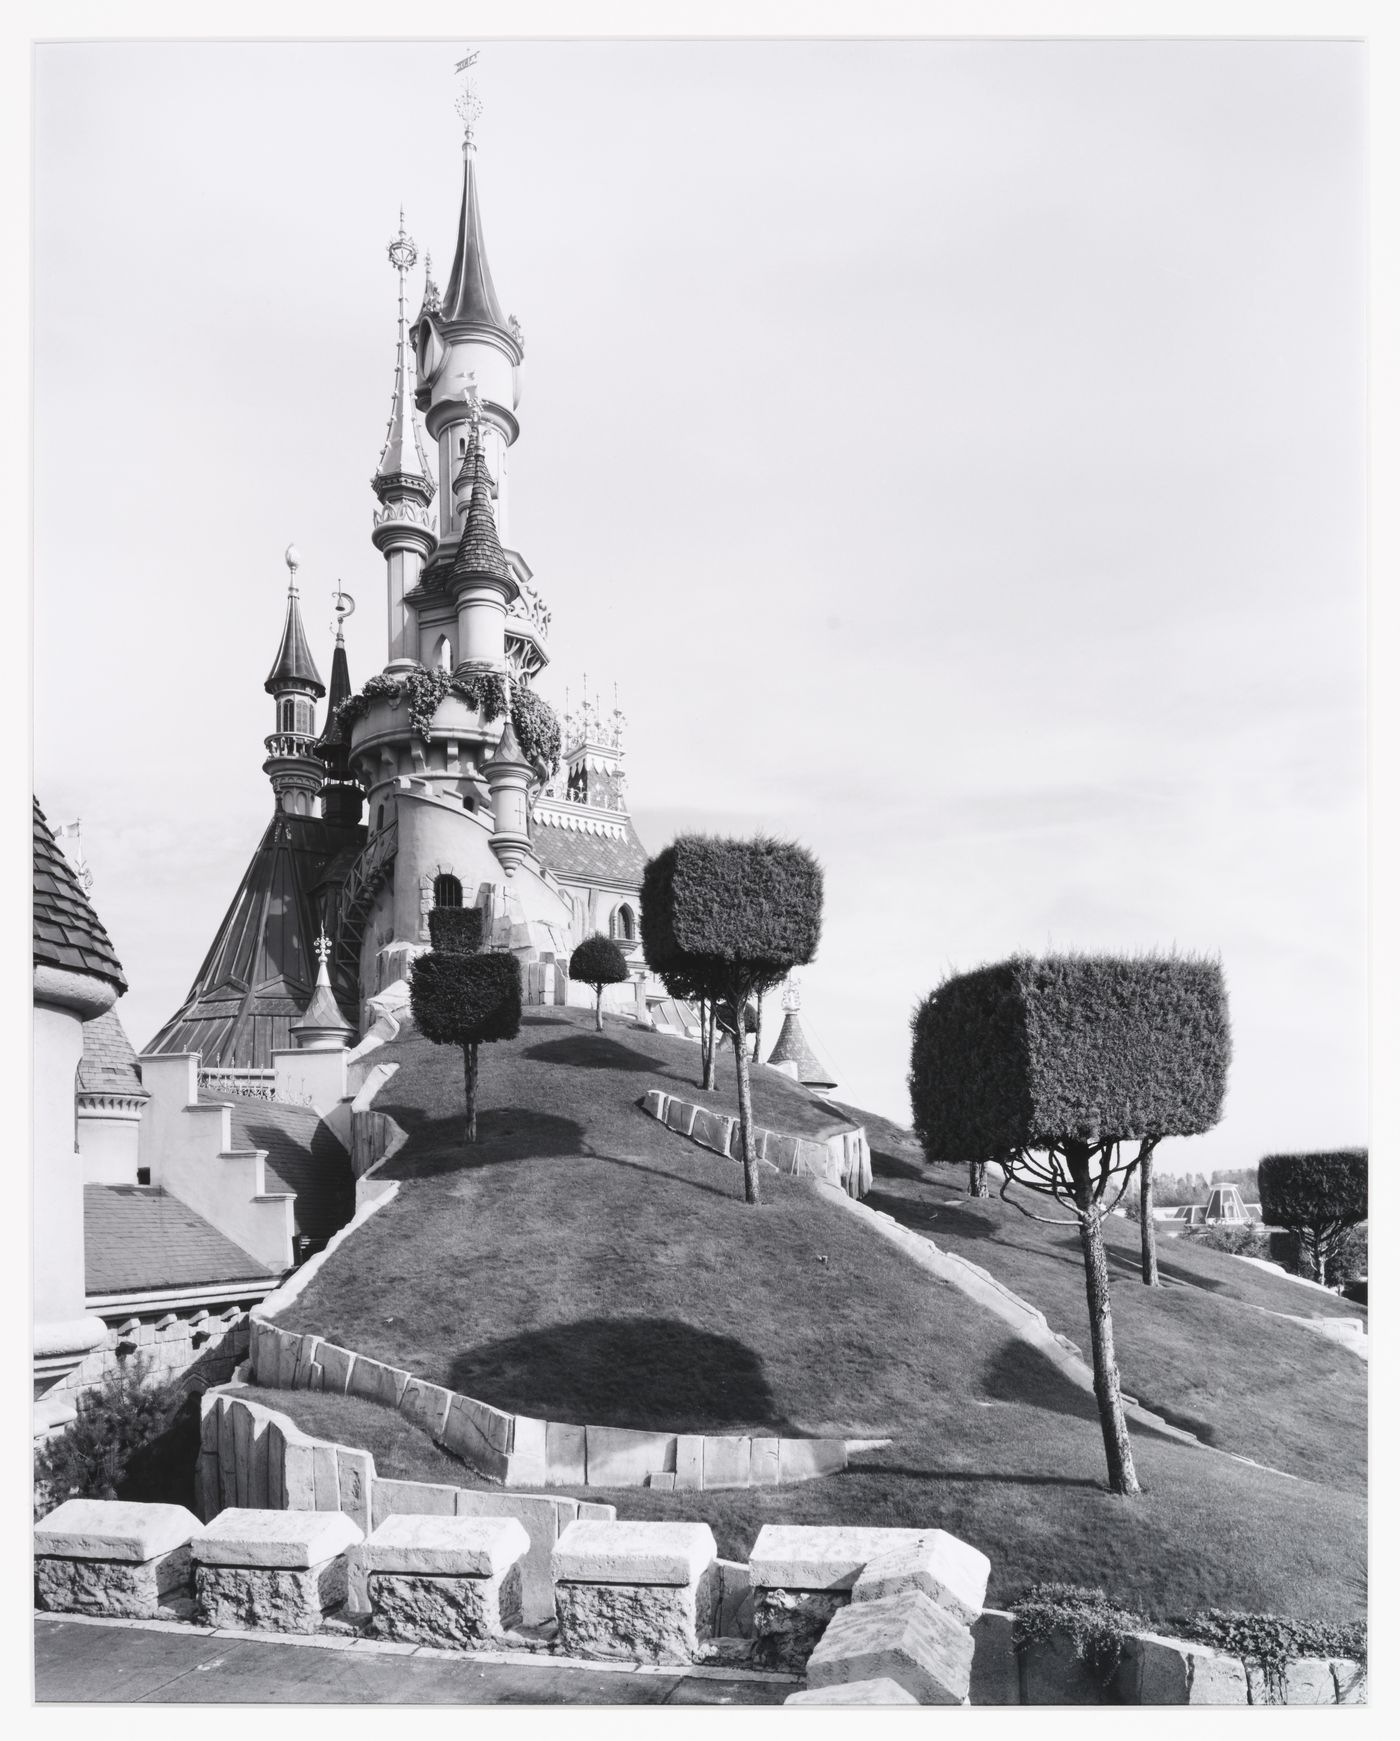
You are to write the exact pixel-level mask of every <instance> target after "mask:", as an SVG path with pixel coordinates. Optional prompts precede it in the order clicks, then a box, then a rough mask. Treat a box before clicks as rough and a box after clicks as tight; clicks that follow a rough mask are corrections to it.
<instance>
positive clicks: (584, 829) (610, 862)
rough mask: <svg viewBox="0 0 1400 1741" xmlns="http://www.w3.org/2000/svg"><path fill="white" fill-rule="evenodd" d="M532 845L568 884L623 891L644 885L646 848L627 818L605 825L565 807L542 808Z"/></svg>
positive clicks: (538, 807) (538, 808)
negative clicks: (602, 885) (610, 886)
mask: <svg viewBox="0 0 1400 1741" xmlns="http://www.w3.org/2000/svg"><path fill="white" fill-rule="evenodd" d="M530 844H531V845H532V846H533V847H534V849H535V852H536V855H537V856H538V858H539V860H540V862H541V864H543V865H545V866H546V867H547V868H548V869H549V870H551V871H553V872H554V874H555V876H557V877H559V878H561V879H562V880H563V881H565V882H570V881H576V880H579V879H581V880H582V881H584V882H589V883H609V884H614V885H616V886H617V887H619V888H624V889H640V888H641V886H642V872H643V871H644V870H645V869H646V863H647V853H646V848H645V847H644V846H643V845H642V843H641V841H640V840H638V839H637V835H636V831H635V829H634V828H633V827H632V822H631V819H630V818H629V817H627V816H621V815H619V816H618V818H617V821H616V822H615V823H612V822H606V823H605V822H599V821H597V820H596V819H594V818H592V817H588V816H582V815H574V814H571V813H570V811H569V810H568V809H567V808H564V807H562V806H561V807H560V808H559V809H555V808H553V807H550V806H546V805H543V804H538V805H536V807H535V812H534V826H533V828H532V830H531V834H530Z"/></svg>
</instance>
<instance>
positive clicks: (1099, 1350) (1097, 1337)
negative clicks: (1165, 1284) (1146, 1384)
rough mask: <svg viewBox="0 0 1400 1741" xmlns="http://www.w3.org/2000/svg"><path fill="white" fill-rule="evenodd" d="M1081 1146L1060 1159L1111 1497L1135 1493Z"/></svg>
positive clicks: (1086, 1153) (1095, 1214) (1099, 1230)
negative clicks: (1079, 1264)
mask: <svg viewBox="0 0 1400 1741" xmlns="http://www.w3.org/2000/svg"><path fill="white" fill-rule="evenodd" d="M1092 1152H1093V1151H1092V1150H1091V1149H1090V1147H1089V1145H1088V1144H1087V1143H1069V1144H1066V1146H1065V1158H1066V1160H1067V1161H1068V1163H1069V1173H1070V1178H1071V1180H1072V1181H1073V1183H1074V1202H1075V1208H1076V1209H1077V1211H1078V1214H1079V1243H1080V1245H1081V1246H1082V1248H1083V1251H1084V1289H1085V1293H1086V1295H1087V1297H1088V1302H1089V1342H1090V1345H1091V1347H1092V1349H1093V1355H1094V1397H1095V1400H1096V1401H1097V1403H1098V1405H1099V1425H1100V1426H1101V1427H1102V1429H1103V1448H1104V1455H1105V1456H1106V1457H1107V1459H1108V1485H1109V1487H1110V1488H1111V1489H1112V1491H1113V1492H1114V1493H1123V1494H1130V1493H1141V1491H1142V1489H1141V1488H1140V1487H1139V1486H1138V1478H1137V1472H1136V1471H1135V1470H1134V1468H1133V1447H1132V1445H1131V1444H1130V1443H1129V1442H1128V1424H1127V1422H1126V1421H1125V1420H1124V1418H1123V1388H1122V1385H1121V1384H1120V1383H1119V1379H1118V1358H1117V1355H1116V1354H1115V1352H1114V1348H1113V1309H1112V1304H1111V1301H1110V1299H1109V1287H1108V1259H1107V1257H1106V1256H1105V1255H1104V1248H1103V1225H1102V1218H1101V1215H1100V1212H1099V1206H1098V1204H1097V1203H1095V1202H1094V1200H1093V1187H1092V1185H1091V1183H1090V1179H1089V1157H1090V1155H1091V1154H1092Z"/></svg>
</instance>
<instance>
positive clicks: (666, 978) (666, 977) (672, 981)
mask: <svg viewBox="0 0 1400 1741" xmlns="http://www.w3.org/2000/svg"><path fill="white" fill-rule="evenodd" d="M661 982H662V984H663V985H664V986H665V987H666V990H667V991H668V992H669V993H670V994H671V996H672V997H673V998H676V999H677V1000H678V1001H679V1002H681V1003H690V1004H694V1005H695V1008H696V1012H697V1014H698V1015H699V1017H700V1086H701V1087H702V1088H711V1089H712V1088H713V1087H714V1085H715V1006H714V1002H713V1000H712V999H711V998H710V997H708V996H707V995H706V993H705V990H704V988H703V987H702V986H701V985H699V984H697V983H696V982H695V981H694V980H692V979H691V978H690V977H689V975H687V974H686V973H684V972H682V971H680V970H678V969H672V970H671V971H670V972H669V973H663V974H662V975H661Z"/></svg>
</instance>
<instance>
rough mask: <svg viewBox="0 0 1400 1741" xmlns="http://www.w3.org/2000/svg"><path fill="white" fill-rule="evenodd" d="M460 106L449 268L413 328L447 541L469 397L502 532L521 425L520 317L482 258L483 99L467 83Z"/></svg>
mask: <svg viewBox="0 0 1400 1741" xmlns="http://www.w3.org/2000/svg"><path fill="white" fill-rule="evenodd" d="M458 111H459V113H460V114H461V116H462V120H463V123H464V125H465V135H464V137H463V140H462V204H461V209H460V212H459V215H458V219H457V246H456V250H455V252H454V254H453V257H452V271H451V273H450V274H449V276H448V280H447V289H446V290H445V291H444V292H443V294H442V297H441V301H440V303H438V305H437V306H432V304H433V303H434V302H436V301H437V298H436V295H435V294H434V295H433V296H428V295H427V294H425V296H424V302H423V308H422V311H421V312H420V314H419V316H418V319H417V321H416V322H415V323H414V327H413V331H412V334H411V335H410V336H411V338H412V341H413V346H414V360H415V363H416V365H417V372H418V390H417V396H416V404H417V406H418V409H419V410H420V411H422V412H423V413H424V421H425V423H426V426H427V431H428V435H429V438H430V439H431V440H432V441H434V442H436V443H437V450H438V451H437V470H438V480H439V484H440V492H439V501H440V502H441V503H442V524H441V526H440V528H439V530H440V532H441V536H442V539H443V541H444V543H446V542H448V541H450V540H452V539H454V538H455V537H456V536H457V535H458V534H459V533H460V532H461V530H462V523H463V515H462V504H460V503H458V504H455V505H454V506H453V511H452V513H451V514H450V515H449V511H448V509H449V504H450V503H452V482H453V479H454V477H455V476H456V473H457V470H458V468H459V466H460V465H461V462H462V457H463V455H464V454H465V453H466V450H467V444H468V441H469V439H470V433H471V432H470V428H469V425H470V423H471V408H472V406H473V405H478V406H479V407H480V414H481V419H482V425H483V429H482V438H483V442H484V446H485V452H486V462H487V468H488V470H489V471H490V472H491V473H492V474H493V476H494V478H495V484H494V487H493V494H494V497H495V503H496V516H497V524H498V526H499V529H500V533H501V535H502V537H508V536H509V491H508V483H509V473H508V466H507V450H508V449H509V447H510V446H511V445H512V443H513V442H514V441H515V439H516V437H517V436H518V435H519V433H520V425H519V423H518V422H517V421H516V416H515V412H516V407H517V406H518V405H519V403H520V365H521V362H522V360H523V358H524V354H525V349H524V340H523V336H522V334H521V331H520V323H519V322H518V321H517V320H516V319H515V318H514V316H510V317H507V316H505V315H504V314H503V313H502V311H501V304H500V299H499V298H498V297H497V295H496V287H495V285H494V283H493V282H492V279H491V267H490V265H489V264H488V262H487V259H486V243H485V241H484V239H483V237H482V228H481V201H480V197H479V195H478V193H477V185H476V161H475V159H476V142H475V136H474V135H475V127H476V122H477V120H478V118H479V116H480V114H481V101H480V98H479V97H478V96H477V95H476V93H475V91H474V90H472V89H471V88H470V87H468V88H467V89H466V90H464V92H463V94H462V98H461V100H460V101H459V104H458Z"/></svg>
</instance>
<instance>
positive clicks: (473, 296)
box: [442, 54, 513, 337]
mask: <svg viewBox="0 0 1400 1741" xmlns="http://www.w3.org/2000/svg"><path fill="white" fill-rule="evenodd" d="M475 60H476V56H475V55H474V54H473V55H468V56H467V58H466V60H465V61H462V62H461V63H460V64H459V66H458V69H457V70H458V71H459V72H466V71H467V70H468V69H469V68H470V67H471V66H472V64H473V63H474V62H475ZM481 108H482V103H481V97H480V95H479V93H478V92H477V89H476V86H475V85H474V83H473V82H472V81H471V80H470V79H467V80H465V81H464V83H463V87H462V91H461V94H460V96H459V97H458V99H457V112H458V114H459V115H460V116H461V117H462V126H463V137H462V209H461V212H460V214H459V216H458V219H457V249H456V252H455V253H454V255H453V257H452V271H451V273H450V274H449V276H448V280H447V289H446V291H445V292H444V294H443V298H442V318H443V320H447V321H459V320H460V321H466V322H469V323H470V324H471V325H472V326H485V327H492V328H494V329H495V330H496V331H497V332H500V333H505V334H507V335H511V329H510V327H509V326H508V325H507V323H506V318H505V316H504V315H503V314H502V313H501V304H500V301H499V299H498V298H497V296H496V286H495V285H494V284H493V283H492V282H491V268H490V266H489V265H488V264H487V260H486V243H485V241H484V240H483V239H482V234H481V200H480V196H479V195H478V193H477V191H476V124H477V122H478V121H479V120H480V119H481ZM511 336H512V337H513V335H511Z"/></svg>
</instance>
